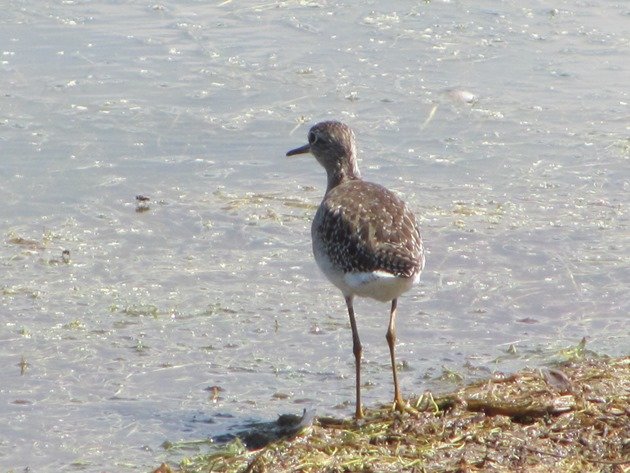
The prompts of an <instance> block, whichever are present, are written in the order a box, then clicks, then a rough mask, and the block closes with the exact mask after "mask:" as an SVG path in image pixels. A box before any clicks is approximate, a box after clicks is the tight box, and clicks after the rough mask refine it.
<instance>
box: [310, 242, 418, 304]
mask: <svg viewBox="0 0 630 473" xmlns="http://www.w3.org/2000/svg"><path fill="white" fill-rule="evenodd" d="M315 251H317V250H315ZM318 256H319V257H318ZM315 260H316V261H317V265H318V266H319V268H320V269H321V270H322V272H323V273H324V274H325V275H326V277H327V278H328V280H329V281H330V282H332V283H333V284H334V285H335V286H337V287H338V288H339V290H340V291H341V292H342V293H343V295H344V296H345V297H348V296H359V297H370V298H372V299H376V300H378V301H382V302H387V301H391V300H394V299H397V298H398V297H399V296H400V295H401V294H402V293H403V292H406V291H408V290H409V289H411V287H412V286H413V285H414V284H417V283H418V281H419V279H420V273H418V274H416V275H415V276H414V277H412V278H402V277H397V276H394V275H393V274H391V273H388V272H386V271H373V272H365V273H344V272H342V271H339V269H338V268H335V267H334V266H333V265H332V264H331V263H330V260H329V259H328V258H327V257H325V256H324V255H316V258H315Z"/></svg>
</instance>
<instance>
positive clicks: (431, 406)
mask: <svg viewBox="0 0 630 473" xmlns="http://www.w3.org/2000/svg"><path fill="white" fill-rule="evenodd" d="M412 405H413V409H410V412H405V413H402V414H400V413H397V412H394V411H392V409H391V408H390V407H382V408H379V409H374V410H368V411H367V417H366V419H364V420H362V421H360V422H356V421H354V420H338V419H332V418H318V419H316V421H315V423H314V424H313V425H312V426H311V427H306V428H304V429H302V431H301V432H300V433H299V434H298V435H297V436H294V437H293V438H292V439H289V440H287V439H283V440H277V441H274V442H272V443H269V444H268V445H266V446H264V447H263V448H260V449H258V450H255V451H249V450H247V448H246V447H245V445H244V444H243V442H242V441H241V440H239V439H235V440H234V441H232V442H230V443H228V444H227V445H225V446H224V448H223V449H222V450H219V451H217V452H215V453H212V454H209V455H199V456H197V457H192V458H189V459H186V460H184V461H183V462H182V463H181V464H180V465H179V467H178V468H173V469H171V467H169V466H168V465H166V464H163V465H161V466H160V467H159V468H158V469H157V470H155V472H156V473H167V472H175V471H177V472H181V473H202V472H204V473H205V472H252V473H254V472H278V471H299V472H321V471H325V472H347V471H348V472H349V471H365V472H400V471H405V472H458V473H464V472H477V471H519V472H545V473H552V472H553V473H555V472H558V473H560V472H562V473H578V472H580V473H582V472H587V473H588V472H610V473H627V472H630V357H626V358H619V359H610V358H605V357H598V358H592V359H585V358H581V359H577V360H575V359H574V361H570V362H565V363H563V364H559V365H557V366H554V367H553V368H550V369H546V370H525V371H522V372H519V373H517V374H514V375H511V376H509V377H502V378H493V379H490V380H487V381H483V382H478V383H475V384H472V385H469V386H467V387H465V388H462V389H460V390H458V391H456V392H454V393H451V394H447V395H444V396H440V397H435V398H434V397H433V396H431V395H430V394H425V395H423V396H421V397H420V398H418V399H416V400H414V401H413V403H412Z"/></svg>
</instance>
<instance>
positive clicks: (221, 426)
mask: <svg viewBox="0 0 630 473" xmlns="http://www.w3.org/2000/svg"><path fill="white" fill-rule="evenodd" d="M392 8H393V7H390V6H386V5H384V4H383V5H380V4H378V3H376V2H371V1H364V2H352V3H348V4H345V3H341V2H334V3H329V2H315V1H313V2H307V1H303V2H271V3H264V4H263V3H253V4H252V3H249V4H243V3H242V2H234V1H225V2H219V3H217V4H215V5H205V4H202V3H192V4H191V3H188V2H177V1H175V2H170V3H168V4H154V5H146V4H135V3H125V4H122V3H120V2H104V1H97V2H83V1H68V2H54V3H52V2H51V3H48V4H42V3H41V2H34V1H29V0H25V1H13V2H10V4H9V6H8V7H7V8H4V9H3V11H2V13H0V15H1V16H0V23H1V24H2V28H0V44H1V45H2V47H1V54H2V56H1V58H0V70H1V74H0V87H1V89H2V90H3V99H2V102H1V103H2V105H1V107H0V110H1V111H2V113H1V115H0V147H1V149H2V151H3V152H2V165H1V169H2V174H3V176H5V178H4V179H3V184H2V186H1V187H0V199H1V200H2V202H4V205H3V206H2V207H1V208H0V222H1V224H2V237H3V240H2V245H0V264H1V265H2V268H3V275H4V276H3V278H2V282H1V284H0V288H1V291H0V310H1V311H2V320H3V322H2V324H0V340H1V341H2V343H1V344H0V359H2V360H4V363H5V369H4V370H3V371H2V374H1V375H0V406H2V408H1V410H0V415H1V416H2V422H0V467H1V468H0V469H1V470H2V471H10V470H14V471H21V470H23V469H24V468H26V467H29V468H30V471H33V472H41V471H114V470H115V471H122V472H124V471H130V472H131V471H141V470H148V469H149V468H151V467H155V466H156V465H157V464H159V462H160V461H162V460H170V461H176V460H177V459H178V458H179V457H180V456H181V455H182V454H184V453H185V454H191V453H193V450H191V451H185V452H181V451H165V450H164V449H163V448H162V447H161V444H162V442H163V441H165V440H169V441H171V442H176V441H178V440H196V439H203V438H206V437H212V436H215V435H220V434H223V433H225V432H229V431H230V430H231V429H234V428H235V427H237V426H238V425H242V424H243V423H244V422H246V421H247V420H250V419H261V420H267V419H273V418H274V417H275V416H276V415H277V414H278V413H283V412H292V413H299V412H301V410H302V409H303V408H304V407H311V406H313V407H315V408H317V410H318V413H320V414H323V413H332V414H335V415H350V414H351V413H352V412H353V402H354V368H353V359H352V355H351V341H350V330H349V327H348V323H347V316H346V314H345V308H344V306H343V300H342V298H341V296H340V295H339V294H338V293H337V291H336V290H335V289H334V288H332V287H331V286H330V285H329V284H328V283H327V282H326V281H325V280H324V278H323V277H322V276H321V275H320V274H319V273H318V271H317V268H316V266H315V264H314V262H313V260H312V256H311V253H310V230H309V228H310V219H311V217H312V215H313V212H314V209H315V208H316V206H317V204H318V202H319V199H320V198H321V195H322V192H323V187H324V181H325V178H324V174H323V170H322V169H320V168H319V166H318V165H317V163H316V162H314V160H312V159H309V158H308V157H303V158H301V159H297V158H296V159H293V160H287V159H286V158H285V157H284V153H285V152H286V151H287V150H289V149H291V148H293V147H296V146H298V145H301V144H303V143H304V142H305V139H306V132H307V130H308V127H309V126H310V125H312V124H313V123H315V122H316V121H319V120H322V119H329V118H336V119H341V120H343V121H346V122H348V123H349V124H350V125H351V126H353V127H354V129H355V131H356V133H357V136H358V145H359V149H360V155H361V158H362V161H361V163H360V164H361V169H362V172H363V174H364V177H366V178H367V179H370V180H375V181H378V182H380V183H382V184H384V185H386V186H388V187H390V188H392V189H394V190H396V191H397V192H399V193H400V194H401V195H402V196H404V198H405V199H406V200H407V202H408V203H409V205H410V206H411V207H412V208H413V209H414V210H415V211H416V213H417V214H418V216H419V219H420V221H421V223H422V226H423V228H424V236H425V240H426V246H427V248H428V252H429V253H428V255H427V268H426V271H425V272H424V274H423V277H422V282H421V285H420V286H419V287H418V288H417V289H414V290H412V291H410V292H409V293H408V294H407V295H405V296H404V297H403V298H402V299H401V301H400V303H399V321H398V335H399V345H398V359H399V361H400V362H401V363H403V366H404V369H403V370H402V373H401V382H402V387H403V392H404V393H405V394H406V395H409V394H411V393H421V392H423V391H424V390H426V389H447V388H449V387H451V386H452V383H456V382H457V381H452V380H449V379H444V378H448V376H446V375H448V374H449V373H450V372H455V373H458V374H460V375H462V376H463V377H464V378H465V379H471V378H474V377H476V376H485V375H487V374H488V373H490V372H492V371H495V370H500V371H509V370H513V369H517V368H519V367H522V366H525V365H534V366H535V365H541V364H543V363H545V362H547V361H548V360H549V358H550V357H551V356H553V354H555V353H556V352H557V351H558V350H559V349H562V348H564V347H567V346H571V345H575V344H576V343H578V342H579V341H580V339H581V338H582V337H587V339H588V347H589V348H591V349H593V350H596V351H598V352H600V353H606V354H611V355H620V354H627V353H628V352H629V351H630V342H629V338H628V335H629V334H628V332H629V330H628V327H629V325H628V322H627V317H628V308H629V301H630V299H629V297H628V295H627V287H628V283H629V282H630V281H629V280H630V277H629V270H628V259H629V258H628V251H627V248H628V246H629V243H630V241H629V240H630V238H629V237H628V235H630V233H629V232H628V215H627V204H628V198H627V196H628V190H629V187H630V184H629V172H628V171H629V167H628V159H629V157H630V142H629V141H628V132H629V125H628V124H629V123H630V120H629V117H630V113H629V110H628V102H629V100H630V98H629V97H628V88H627V78H628V77H630V61H629V59H630V57H629V56H630V54H629V52H628V51H630V49H629V48H628V46H630V22H629V21H628V20H629V19H630V10H629V9H628V6H627V5H625V4H624V3H623V2H563V3H561V4H559V5H556V8H554V9H552V10H550V9H549V7H548V6H547V5H546V4H544V3H540V2H530V4H529V6H528V7H522V6H521V4H520V3H518V2H494V1H493V2H489V1H487V2H481V3H479V2H477V5H475V6H474V7H471V6H470V5H467V4H465V3H460V2H439V1H438V2H431V3H422V4H418V3H417V2H400V3H397V4H396V8H395V11H394V10H392ZM136 195H146V196H148V197H149V198H150V199H151V200H150V201H149V203H148V206H149V209H148V210H146V211H139V210H143V209H141V208H140V209H139V208H138V206H137V202H136V200H135V196H136ZM63 250H68V251H69V252H70V261H69V262H68V263H66V262H64V261H63V258H62V251H63ZM356 309H357V314H358V324H359V331H360V333H361V336H362V341H363V344H364V357H365V360H364V366H363V372H364V379H365V381H366V384H367V386H366V387H365V388H364V396H365V401H366V403H367V404H368V405H370V404H376V403H379V402H386V401H388V400H389V399H390V398H391V396H392V393H391V391H392V387H391V381H390V377H391V374H390V368H389V363H388V354H387V344H386V343H385V339H384V334H385V330H386V325H387V309H388V308H387V305H383V304H379V303H375V302H372V301H359V302H358V303H357V304H356ZM514 352H515V353H514ZM213 386H215V387H218V388H220V390H219V391H218V397H217V396H214V395H213V390H212V389H208V388H211V387H213ZM215 392H217V390H216V389H215Z"/></svg>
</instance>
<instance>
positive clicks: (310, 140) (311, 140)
mask: <svg viewBox="0 0 630 473" xmlns="http://www.w3.org/2000/svg"><path fill="white" fill-rule="evenodd" d="M316 141H317V135H316V134H315V133H313V132H312V131H309V132H308V143H309V144H311V145H312V144H313V143H315V142H316Z"/></svg>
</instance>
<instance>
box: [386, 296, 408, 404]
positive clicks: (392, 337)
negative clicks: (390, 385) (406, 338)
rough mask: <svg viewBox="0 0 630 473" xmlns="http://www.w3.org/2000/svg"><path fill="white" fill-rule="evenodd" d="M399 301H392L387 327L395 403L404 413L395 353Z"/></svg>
mask: <svg viewBox="0 0 630 473" xmlns="http://www.w3.org/2000/svg"><path fill="white" fill-rule="evenodd" d="M397 304H398V299H394V300H392V309H391V311H390V313H389V326H388V327H387V335H385V338H387V344H388V345H389V354H390V356H391V358H392V373H393V374H394V402H395V403H396V410H398V411H400V412H402V411H404V409H405V402H404V401H403V398H402V396H401V395H400V388H399V387H398V376H397V374H396V355H395V352H394V349H395V346H396V305H397Z"/></svg>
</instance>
